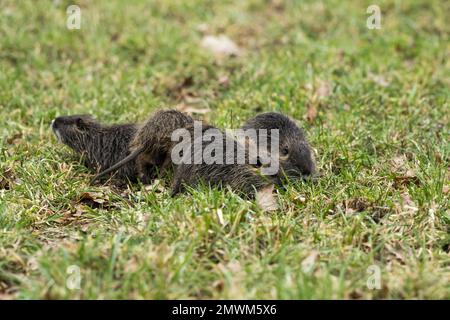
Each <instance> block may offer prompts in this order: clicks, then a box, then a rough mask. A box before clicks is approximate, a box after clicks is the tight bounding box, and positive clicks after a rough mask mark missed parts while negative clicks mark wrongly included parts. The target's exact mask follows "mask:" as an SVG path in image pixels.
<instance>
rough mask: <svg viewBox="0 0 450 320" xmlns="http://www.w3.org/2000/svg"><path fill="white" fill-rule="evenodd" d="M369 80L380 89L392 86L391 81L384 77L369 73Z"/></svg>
mask: <svg viewBox="0 0 450 320" xmlns="http://www.w3.org/2000/svg"><path fill="white" fill-rule="evenodd" d="M369 79H370V80H372V81H373V82H374V83H376V84H377V85H379V86H380V87H387V86H389V85H390V84H391V82H390V81H389V80H387V79H386V78H385V77H384V76H383V75H379V74H373V73H369Z"/></svg>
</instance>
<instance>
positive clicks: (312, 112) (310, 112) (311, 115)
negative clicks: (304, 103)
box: [304, 103, 317, 122]
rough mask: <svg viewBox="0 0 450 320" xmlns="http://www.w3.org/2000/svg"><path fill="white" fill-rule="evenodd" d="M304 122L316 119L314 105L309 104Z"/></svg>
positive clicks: (315, 107)
mask: <svg viewBox="0 0 450 320" xmlns="http://www.w3.org/2000/svg"><path fill="white" fill-rule="evenodd" d="M304 118H305V120H306V121H308V122H312V121H314V120H315V119H316V118H317V106H316V104H315V103H309V104H308V109H307V110H306V115H305V117H304Z"/></svg>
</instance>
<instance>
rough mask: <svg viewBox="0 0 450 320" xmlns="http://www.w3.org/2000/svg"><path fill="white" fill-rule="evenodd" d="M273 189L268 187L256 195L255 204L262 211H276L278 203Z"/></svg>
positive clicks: (271, 186) (270, 186)
mask: <svg viewBox="0 0 450 320" xmlns="http://www.w3.org/2000/svg"><path fill="white" fill-rule="evenodd" d="M273 189H274V186H273V185H269V186H267V187H265V188H263V189H261V190H259V191H258V192H257V193H256V203H257V204H258V206H259V207H260V208H261V209H262V210H263V211H275V210H277V209H278V203H277V199H276V197H275V195H274V193H273Z"/></svg>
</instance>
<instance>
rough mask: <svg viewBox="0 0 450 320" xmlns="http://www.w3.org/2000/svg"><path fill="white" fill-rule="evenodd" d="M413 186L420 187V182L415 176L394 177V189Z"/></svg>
mask: <svg viewBox="0 0 450 320" xmlns="http://www.w3.org/2000/svg"><path fill="white" fill-rule="evenodd" d="M411 184H415V185H419V184H420V180H419V178H418V177H416V176H414V175H404V176H396V177H394V188H396V189H400V188H401V187H404V186H408V185H411Z"/></svg>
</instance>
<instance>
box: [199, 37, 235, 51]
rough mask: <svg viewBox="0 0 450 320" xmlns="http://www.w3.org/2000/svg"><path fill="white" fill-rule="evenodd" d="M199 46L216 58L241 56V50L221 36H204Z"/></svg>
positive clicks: (228, 39)
mask: <svg viewBox="0 0 450 320" xmlns="http://www.w3.org/2000/svg"><path fill="white" fill-rule="evenodd" d="M201 45H202V47H203V48H205V49H207V50H209V51H211V52H212V53H214V54H215V55H216V56H239V55H240V54H241V50H240V49H239V47H238V46H237V45H236V43H234V42H233V41H232V40H231V39H230V38H228V37H227V36H226V35H223V34H222V35H219V36H205V37H203V39H202V43H201Z"/></svg>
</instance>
